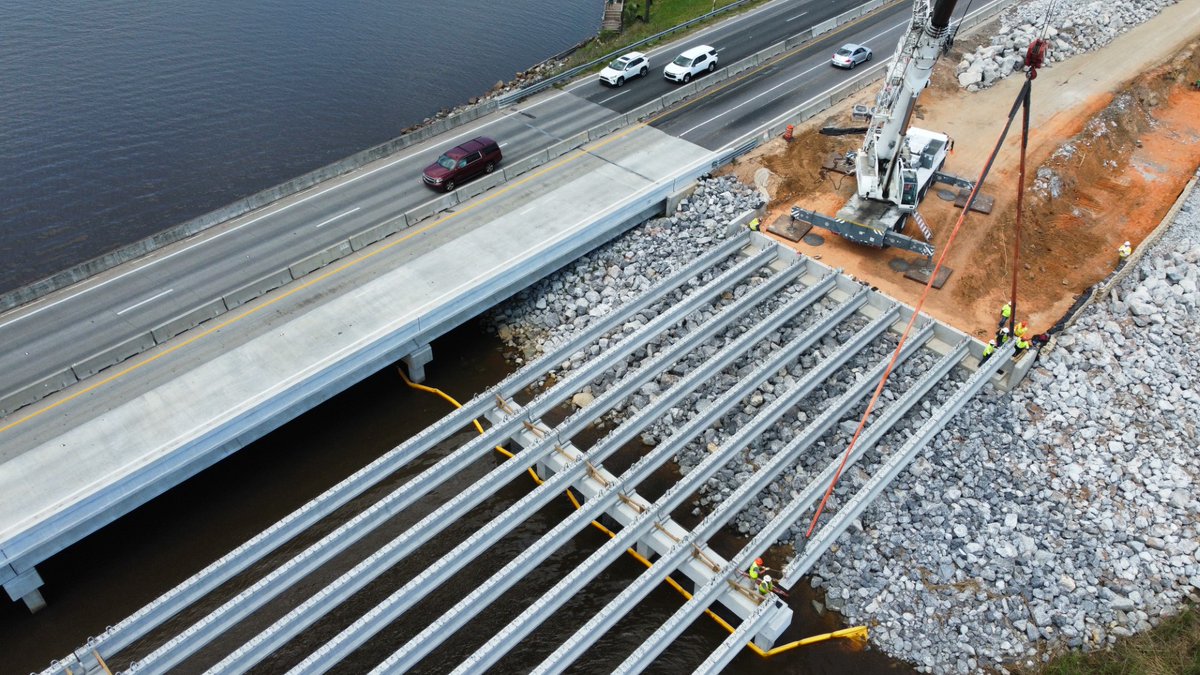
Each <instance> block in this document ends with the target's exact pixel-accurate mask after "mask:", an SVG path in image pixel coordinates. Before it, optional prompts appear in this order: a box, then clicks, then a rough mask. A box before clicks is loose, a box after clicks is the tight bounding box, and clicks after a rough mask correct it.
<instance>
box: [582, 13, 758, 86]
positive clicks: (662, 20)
mask: <svg viewBox="0 0 1200 675" xmlns="http://www.w3.org/2000/svg"><path fill="white" fill-rule="evenodd" d="M735 1H736V0H651V3H650V21H649V22H648V23H647V22H645V21H642V18H641V17H642V16H643V15H644V13H645V11H646V9H645V5H644V3H645V0H626V1H625V29H624V30H622V31H621V32H620V33H613V32H605V33H601V34H600V35H599V36H597V37H594V38H592V39H591V40H589V41H588V42H587V43H586V44H584V45H583V46H582V47H580V48H579V49H578V50H576V51H575V53H574V54H571V56H570V58H569V59H567V64H566V68H574V67H575V66H580V65H583V64H585V63H587V62H589V61H595V60H596V59H598V58H600V57H601V56H604V55H605V54H608V53H609V52H614V51H617V50H619V49H621V48H622V47H623V46H625V45H629V44H633V43H634V42H637V41H638V40H643V39H645V38H648V37H650V36H651V35H654V34H655V33H661V32H663V31H664V30H667V29H668V28H671V27H673V26H678V25H679V24H681V23H684V22H685V21H689V20H691V19H694V18H696V17H698V16H704V15H705V14H708V13H709V12H711V11H713V10H714V9H720V8H722V7H727V6H729V5H732V4H733V3H734V2H735ZM766 1H767V0H754V1H753V2H748V3H746V4H745V5H743V6H742V7H740V8H739V9H735V10H733V11H732V12H729V13H726V14H721V15H718V16H717V18H715V19H712V20H710V21H706V22H704V23H702V24H697V25H695V26H691V27H690V28H689V29H688V30H689V31H691V30H696V29H699V28H701V27H702V26H706V25H708V24H709V23H713V22H716V21H721V20H724V19H727V18H729V17H730V16H733V15H735V14H736V13H737V12H741V11H745V10H747V9H750V8H752V7H755V6H757V5H761V4H764V3H765V2H766ZM635 16H636V17H637V18H634V17H635ZM686 33H687V31H681V32H679V33H672V34H671V35H669V36H668V37H667V38H666V39H668V40H673V39H675V38H678V37H680V36H682V35H685V34H686ZM767 46H768V45H763V47H767ZM638 49H639V50H640V51H646V50H647V49H649V45H646V46H643V47H639V48H638ZM655 65H656V66H657V65H658V64H655ZM596 69H597V70H599V66H597V68H596Z"/></svg>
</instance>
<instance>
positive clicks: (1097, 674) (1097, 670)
mask: <svg viewBox="0 0 1200 675" xmlns="http://www.w3.org/2000/svg"><path fill="white" fill-rule="evenodd" d="M1040 673H1041V674H1042V675H1200V609H1197V608H1196V607H1195V606H1192V607H1188V608H1186V609H1185V610H1184V611H1183V612H1181V613H1180V614H1178V615H1176V616H1174V617H1171V618H1169V619H1166V620H1164V621H1163V622H1162V623H1161V624H1159V625H1158V626H1157V627H1155V628H1154V630H1151V631H1149V632H1147V633H1142V634H1139V635H1135V636H1133V637H1131V638H1127V639H1124V640H1121V641H1119V642H1118V643H1117V644H1116V646H1114V647H1113V648H1112V649H1111V650H1109V651H1103V652H1088V653H1083V652H1077V651H1072V652H1067V653H1065V654H1061V655H1059V656H1057V657H1055V659H1054V660H1053V661H1051V662H1050V663H1049V664H1047V665H1046V667H1045V668H1043V669H1042V670H1041V671H1040Z"/></svg>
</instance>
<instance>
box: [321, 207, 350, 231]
mask: <svg viewBox="0 0 1200 675" xmlns="http://www.w3.org/2000/svg"><path fill="white" fill-rule="evenodd" d="M358 209H359V207H357V206H356V207H354V208H352V209H350V210H349V211H347V212H345V213H339V214H337V215H336V216H334V217H332V218H330V219H329V220H326V221H324V222H321V223H317V227H323V226H325V225H328V224H330V223H332V222H333V221H335V220H337V219H338V218H341V217H343V216H348V215H350V214H351V213H354V212H355V211H357V210H358Z"/></svg>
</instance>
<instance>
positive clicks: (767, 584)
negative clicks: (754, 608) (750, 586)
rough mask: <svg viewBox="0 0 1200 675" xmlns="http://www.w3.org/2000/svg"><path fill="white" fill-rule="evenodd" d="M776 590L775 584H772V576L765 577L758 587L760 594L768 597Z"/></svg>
mask: <svg viewBox="0 0 1200 675" xmlns="http://www.w3.org/2000/svg"><path fill="white" fill-rule="evenodd" d="M774 588H775V584H774V583H772V582H771V575H770V574H768V575H766V576H764V577H763V580H762V582H761V583H760V584H759V585H758V594H759V595H767V594H769V593H770V592H771V591H772V590H773V589H774Z"/></svg>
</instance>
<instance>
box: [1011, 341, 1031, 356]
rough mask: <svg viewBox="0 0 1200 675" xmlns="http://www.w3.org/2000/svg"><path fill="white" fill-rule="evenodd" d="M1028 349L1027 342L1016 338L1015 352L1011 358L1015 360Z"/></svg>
mask: <svg viewBox="0 0 1200 675" xmlns="http://www.w3.org/2000/svg"><path fill="white" fill-rule="evenodd" d="M1029 347H1030V344H1029V340H1026V339H1025V338H1023V337H1018V338H1017V349H1016V351H1014V352H1013V358H1017V357H1019V356H1020V355H1021V354H1024V353H1025V350H1026V349H1029Z"/></svg>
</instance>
